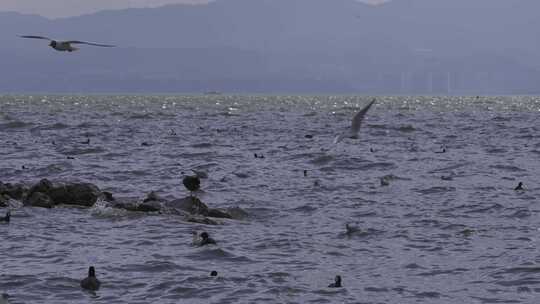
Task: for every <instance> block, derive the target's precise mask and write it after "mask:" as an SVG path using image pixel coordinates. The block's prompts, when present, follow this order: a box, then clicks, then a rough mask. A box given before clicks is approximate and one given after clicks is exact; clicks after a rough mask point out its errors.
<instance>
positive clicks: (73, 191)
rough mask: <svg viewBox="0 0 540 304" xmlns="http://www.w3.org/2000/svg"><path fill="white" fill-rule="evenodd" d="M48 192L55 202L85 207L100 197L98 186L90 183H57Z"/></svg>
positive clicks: (90, 205) (91, 204)
mask: <svg viewBox="0 0 540 304" xmlns="http://www.w3.org/2000/svg"><path fill="white" fill-rule="evenodd" d="M48 194H49V196H50V197H51V199H52V200H53V201H54V202H55V203H56V204H65V205H78V206H85V207H92V206H93V205H94V204H95V203H96V201H97V200H98V198H100V197H102V193H101V191H99V188H98V187H97V186H96V185H93V184H90V183H75V184H66V185H59V186H57V187H53V188H52V189H50V190H49V192H48Z"/></svg>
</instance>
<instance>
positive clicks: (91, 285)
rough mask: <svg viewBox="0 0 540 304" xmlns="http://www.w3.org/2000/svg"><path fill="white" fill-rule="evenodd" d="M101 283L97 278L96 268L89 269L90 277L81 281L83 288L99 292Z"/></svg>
mask: <svg viewBox="0 0 540 304" xmlns="http://www.w3.org/2000/svg"><path fill="white" fill-rule="evenodd" d="M100 285H101V282H99V280H98V279H97V278H96V270H95V269H94V266H90V267H88V277H87V278H85V279H83V280H82V281H81V287H82V288H84V289H87V290H98V289H99V286H100Z"/></svg>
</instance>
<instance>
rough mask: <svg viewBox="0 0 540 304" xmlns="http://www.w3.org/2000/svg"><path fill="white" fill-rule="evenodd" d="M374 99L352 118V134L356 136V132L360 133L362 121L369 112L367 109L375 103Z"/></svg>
mask: <svg viewBox="0 0 540 304" xmlns="http://www.w3.org/2000/svg"><path fill="white" fill-rule="evenodd" d="M375 101H376V99H375V98H373V100H372V101H371V102H370V103H369V104H368V105H367V106H365V107H364V108H363V109H362V110H360V111H359V112H358V113H356V115H354V118H353V120H352V124H351V132H352V133H354V134H357V133H358V131H360V126H362V122H363V121H364V117H366V113H367V112H368V111H369V108H371V106H372V105H373V104H374V103H375Z"/></svg>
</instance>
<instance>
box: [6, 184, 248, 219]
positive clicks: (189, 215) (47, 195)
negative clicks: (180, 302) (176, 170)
mask: <svg viewBox="0 0 540 304" xmlns="http://www.w3.org/2000/svg"><path fill="white" fill-rule="evenodd" d="M10 199H14V200H19V201H22V202H23V204H24V205H25V206H33V207H42V208H54V207H55V206H57V205H76V206H83V207H92V206H94V204H95V203H96V202H97V201H98V200H100V199H101V200H103V201H104V202H105V204H106V206H108V207H112V208H117V209H123V210H127V211H135V212H160V213H168V214H175V215H179V216H183V217H185V219H186V221H188V222H193V223H200V224H207V225H217V224H219V222H218V221H216V220H215V219H218V218H219V219H243V218H246V217H247V212H245V211H244V210H242V209H240V208H238V207H236V208H229V209H225V210H224V209H215V208H210V207H208V206H207V205H206V204H205V203H203V202H202V201H201V200H200V199H198V198H196V197H192V196H189V197H185V198H182V199H175V200H170V201H168V200H166V199H165V198H163V197H161V196H159V195H158V194H157V193H156V192H153V191H152V192H150V193H149V194H148V195H146V197H145V198H144V199H142V200H141V199H138V198H115V197H114V196H113V194H112V193H110V192H106V191H103V192H102V191H101V190H100V189H99V188H98V187H97V186H96V185H94V184H90V183H78V182H76V183H53V182H51V181H49V180H48V179H42V180H40V181H39V182H38V183H36V184H34V185H32V186H30V187H25V186H23V185H22V184H9V183H2V182H0V207H6V206H8V205H9V200H10ZM213 218H215V219H213Z"/></svg>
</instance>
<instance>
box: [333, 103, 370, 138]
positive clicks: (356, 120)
mask: <svg viewBox="0 0 540 304" xmlns="http://www.w3.org/2000/svg"><path fill="white" fill-rule="evenodd" d="M376 100H377V99H375V98H373V100H372V101H371V102H370V103H369V104H368V105H367V106H365V107H364V108H363V109H362V110H360V111H359V112H358V113H356V115H354V117H353V119H352V124H351V127H350V128H349V129H347V130H346V131H345V132H343V134H341V135H338V136H336V138H335V139H334V144H337V143H338V142H340V141H342V140H343V139H345V138H352V139H357V138H358V131H360V126H361V125H362V122H363V121H364V117H365V116H366V113H367V112H368V111H369V108H371V106H372V105H373V104H374V103H375V101H376Z"/></svg>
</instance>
